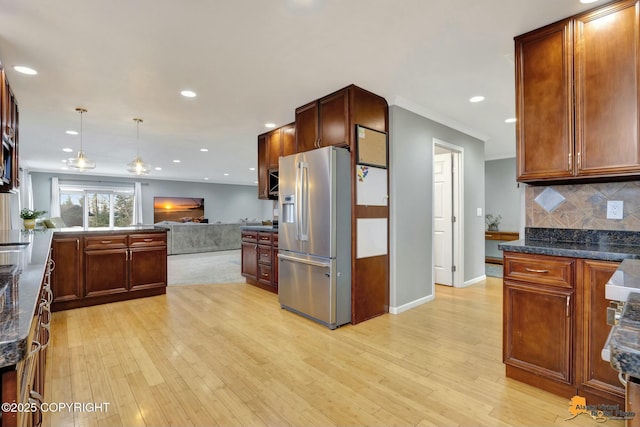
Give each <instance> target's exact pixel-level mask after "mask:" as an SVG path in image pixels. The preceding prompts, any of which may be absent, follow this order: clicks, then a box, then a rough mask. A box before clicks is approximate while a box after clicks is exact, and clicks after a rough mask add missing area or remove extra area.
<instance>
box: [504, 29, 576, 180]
mask: <svg viewBox="0 0 640 427" xmlns="http://www.w3.org/2000/svg"><path fill="white" fill-rule="evenodd" d="M515 59H516V117H517V122H516V158H517V160H518V163H517V175H518V181H524V182H526V181H536V180H537V181H539V180H544V179H558V178H564V177H571V176H573V146H574V143H573V126H572V124H573V92H572V84H573V77H572V73H573V68H572V64H573V58H572V34H571V21H569V20H565V21H561V22H559V23H557V24H553V25H550V26H547V27H544V28H542V29H541V30H537V31H535V32H531V33H527V34H525V35H523V36H520V37H517V38H516V40H515Z"/></svg>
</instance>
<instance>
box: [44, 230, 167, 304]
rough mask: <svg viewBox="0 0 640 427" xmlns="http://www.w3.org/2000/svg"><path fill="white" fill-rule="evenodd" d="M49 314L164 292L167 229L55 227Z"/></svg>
mask: <svg viewBox="0 0 640 427" xmlns="http://www.w3.org/2000/svg"><path fill="white" fill-rule="evenodd" d="M51 256H52V258H53V260H54V262H55V266H56V268H55V269H54V270H53V273H52V277H51V287H52V289H53V303H52V310H53V311H58V310H65V309H70V308H77V307H85V306H90V305H96V304H104V303H109V302H114V301H123V300H128V299H133V298H141V297H147V296H153V295H161V294H164V293H166V286H167V229H166V228H162V227H155V226H151V225H149V226H147V225H141V226H131V227H115V228H97V229H86V230H85V229H78V228H64V229H53V242H52V255H51Z"/></svg>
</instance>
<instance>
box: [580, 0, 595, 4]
mask: <svg viewBox="0 0 640 427" xmlns="http://www.w3.org/2000/svg"><path fill="white" fill-rule="evenodd" d="M597 1H598V0H580V3H584V4H589V3H595V2H597Z"/></svg>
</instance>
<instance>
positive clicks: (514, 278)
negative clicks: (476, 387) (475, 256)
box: [503, 252, 624, 408]
mask: <svg viewBox="0 0 640 427" xmlns="http://www.w3.org/2000/svg"><path fill="white" fill-rule="evenodd" d="M618 265H619V263H617V262H609V261H598V260H590V259H577V258H566V257H553V256H543V255H533V254H520V253H518V254H516V253H510V252H505V253H504V299H503V360H504V363H505V365H506V374H507V377H510V378H513V379H516V380H519V381H523V382H526V383H528V384H531V385H534V386H536V387H540V388H542V389H545V390H547V391H550V392H552V393H555V394H558V395H561V396H564V397H566V398H567V399H570V398H571V397H572V396H574V395H579V396H582V397H585V398H586V400H587V404H588V405H589V404H591V405H598V404H607V405H619V407H620V408H622V407H623V405H624V388H623V387H622V385H621V384H620V381H619V380H618V374H617V372H616V371H615V370H614V369H613V368H612V367H611V365H610V364H609V363H608V362H605V361H603V360H602V359H601V356H600V354H601V350H602V348H603V347H604V345H605V342H606V340H607V337H608V334H609V330H610V326H609V325H607V321H606V309H607V306H608V301H607V300H606V299H605V286H606V283H607V282H608V280H609V278H610V277H611V275H612V274H613V273H614V271H615V270H616V269H617V267H618Z"/></svg>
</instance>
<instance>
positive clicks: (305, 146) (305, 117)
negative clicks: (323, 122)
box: [295, 101, 318, 153]
mask: <svg viewBox="0 0 640 427" xmlns="http://www.w3.org/2000/svg"><path fill="white" fill-rule="evenodd" d="M295 126H296V135H295V138H296V152H298V153H301V152H303V151H308V150H313V149H314V148H318V102H317V101H313V102H310V103H308V104H307V105H303V106H302V107H298V108H296V125H295Z"/></svg>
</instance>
